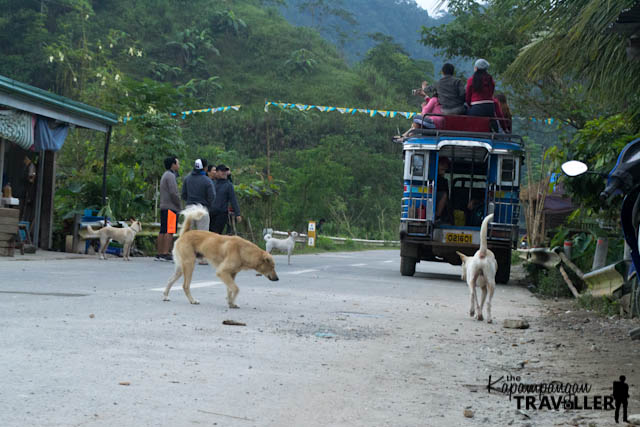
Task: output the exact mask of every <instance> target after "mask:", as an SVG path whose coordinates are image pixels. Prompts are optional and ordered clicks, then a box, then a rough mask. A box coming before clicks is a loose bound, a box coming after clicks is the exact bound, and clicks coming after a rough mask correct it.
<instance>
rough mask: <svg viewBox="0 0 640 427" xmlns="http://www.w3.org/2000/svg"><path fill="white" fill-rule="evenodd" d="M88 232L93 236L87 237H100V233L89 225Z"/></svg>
mask: <svg viewBox="0 0 640 427" xmlns="http://www.w3.org/2000/svg"><path fill="white" fill-rule="evenodd" d="M87 231H88V232H89V233H91V235H89V236H87V237H98V236H99V234H98V232H97V231H96V230H94V229H93V228H91V226H90V225H87Z"/></svg>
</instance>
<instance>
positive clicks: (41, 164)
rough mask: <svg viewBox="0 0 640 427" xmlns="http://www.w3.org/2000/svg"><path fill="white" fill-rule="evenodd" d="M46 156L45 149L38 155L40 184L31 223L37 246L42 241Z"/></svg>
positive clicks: (34, 241) (34, 243)
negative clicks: (41, 225) (41, 226)
mask: <svg viewBox="0 0 640 427" xmlns="http://www.w3.org/2000/svg"><path fill="white" fill-rule="evenodd" d="M44 157H45V151H44V150H43V151H40V153H39V155H38V175H37V179H38V184H37V187H36V207H35V209H36V215H35V219H34V221H33V222H34V223H33V224H31V229H32V230H33V246H35V247H36V248H37V247H38V246H39V243H40V214H41V212H40V211H41V209H42V186H43V184H44V176H43V175H44Z"/></svg>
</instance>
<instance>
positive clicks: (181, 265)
mask: <svg viewBox="0 0 640 427" xmlns="http://www.w3.org/2000/svg"><path fill="white" fill-rule="evenodd" d="M182 213H183V214H184V216H185V220H184V225H183V227H182V230H181V231H180V237H179V238H178V240H177V241H176V244H175V246H174V248H173V261H174V262H175V264H176V270H175V273H174V274H173V276H172V277H171V279H169V283H167V287H166V288H165V290H164V300H165V301H169V291H170V290H171V286H172V285H173V284H174V283H175V282H176V281H177V280H178V279H179V278H180V276H182V275H184V283H183V285H182V289H184V293H185V295H186V296H187V299H188V300H189V302H190V303H191V304H199V301H198V300H196V299H195V298H193V297H192V296H191V291H190V286H191V277H192V275H193V269H194V267H195V264H196V256H197V255H198V254H200V255H202V257H203V258H204V259H206V260H207V261H208V262H209V264H211V265H213V266H214V267H215V268H216V275H217V276H218V277H219V278H220V279H221V280H222V281H223V282H224V284H225V285H227V301H228V303H229V307H230V308H238V306H237V305H236V304H235V299H236V296H237V295H238V292H239V289H238V285H237V284H236V282H235V278H236V275H237V274H238V273H239V272H240V271H242V270H255V271H257V272H258V273H260V274H263V275H264V276H266V277H267V278H268V279H269V280H273V281H276V280H278V275H277V274H276V270H275V262H274V261H273V257H272V256H271V255H270V254H269V253H267V252H266V251H263V250H262V249H260V248H259V247H258V246H256V245H254V244H253V243H251V242H249V241H247V240H244V239H243V238H241V237H238V236H222V235H220V234H217V233H211V232H209V231H201V230H191V227H192V224H193V222H194V221H196V220H198V219H200V218H202V217H203V216H204V215H205V214H206V213H207V210H206V209H205V208H203V207H202V206H200V205H195V206H191V207H189V208H187V209H185V210H184V211H182Z"/></svg>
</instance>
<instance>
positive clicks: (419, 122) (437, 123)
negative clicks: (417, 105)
mask: <svg viewBox="0 0 640 427" xmlns="http://www.w3.org/2000/svg"><path fill="white" fill-rule="evenodd" d="M423 93H425V94H426V95H427V96H426V98H425V102H423V103H422V111H421V112H420V113H421V115H420V116H416V117H415V118H414V119H413V123H412V124H411V127H410V128H409V130H407V131H406V132H405V133H403V134H402V137H406V136H408V135H409V134H410V133H411V131H412V130H413V129H422V128H425V129H442V127H443V125H444V118H443V117H441V116H429V117H425V114H430V113H431V114H442V111H441V110H440V103H439V102H438V93H437V92H436V90H435V88H434V87H433V86H428V87H426V88H425V89H424V90H423Z"/></svg>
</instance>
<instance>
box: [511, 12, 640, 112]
mask: <svg viewBox="0 0 640 427" xmlns="http://www.w3.org/2000/svg"><path fill="white" fill-rule="evenodd" d="M634 3H635V0H605V1H603V0H557V1H549V0H532V1H531V2H529V3H528V5H527V6H526V8H527V10H526V13H527V15H528V19H527V21H528V22H529V23H530V24H531V25H532V26H534V27H535V28H536V29H537V31H536V32H535V33H534V37H533V38H532V40H531V42H530V43H528V44H527V45H526V46H525V47H523V48H522V49H521V51H520V53H519V55H518V56H517V58H516V60H515V61H514V62H513V63H512V64H511V65H510V66H509V68H508V69H507V72H506V75H505V78H506V79H507V80H508V82H509V83H511V84H513V85H519V84H529V83H531V82H537V81H541V80H544V79H545V78H547V77H548V76H549V75H552V74H560V75H565V76H568V77H570V78H572V79H574V80H575V81H577V82H581V83H582V84H584V86H585V87H586V88H587V90H588V91H589V92H591V93H592V94H594V95H596V96H602V97H604V99H606V100H607V101H608V102H613V103H616V104H617V105H618V106H624V105H625V104H626V103H628V102H629V101H634V100H636V99H637V96H638V93H639V89H640V62H638V61H636V62H633V61H630V60H629V59H627V56H626V50H625V47H626V44H627V40H626V37H624V36H622V35H620V34H618V33H615V32H613V31H611V26H612V24H613V23H614V22H615V21H616V19H617V17H618V16H619V15H620V13H621V12H623V11H624V10H626V9H628V8H629V7H631V6H633V4H634ZM531 29H532V28H531V27H529V28H526V29H523V31H527V30H528V31H531Z"/></svg>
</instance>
